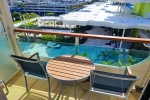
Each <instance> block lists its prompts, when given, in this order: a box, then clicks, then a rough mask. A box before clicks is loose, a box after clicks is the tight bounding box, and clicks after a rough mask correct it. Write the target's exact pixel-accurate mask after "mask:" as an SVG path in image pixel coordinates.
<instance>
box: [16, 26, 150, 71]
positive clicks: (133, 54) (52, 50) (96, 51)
mask: <svg viewBox="0 0 150 100" xmlns="http://www.w3.org/2000/svg"><path fill="white" fill-rule="evenodd" d="M14 31H15V32H21V33H23V34H24V33H32V34H42V35H45V34H48V35H55V36H69V37H75V38H72V39H74V40H73V41H74V42H72V43H64V42H56V41H57V40H54V41H46V40H42V39H34V38H33V37H32V39H31V38H30V39H28V38H26V37H24V38H19V44H20V48H21V51H22V53H23V54H25V55H30V54H32V53H34V52H39V54H40V56H41V57H46V58H54V57H57V56H60V55H64V54H74V55H75V54H76V55H82V56H86V57H88V58H90V59H91V60H92V61H93V62H94V63H95V64H96V65H99V64H103V65H108V66H114V67H117V68H118V67H119V68H121V67H125V66H130V65H134V64H137V63H140V62H142V61H144V60H145V59H148V58H149V52H148V51H142V50H132V49H123V48H114V47H111V48H110V47H106V46H90V45H84V44H79V38H94V39H104V40H113V41H126V42H140V43H150V39H143V38H131V37H117V36H106V35H92V34H81V33H62V32H47V31H40V30H29V29H15V30H14ZM48 42H50V43H53V44H54V45H60V46H59V47H49V46H48V45H47V43H48Z"/></svg>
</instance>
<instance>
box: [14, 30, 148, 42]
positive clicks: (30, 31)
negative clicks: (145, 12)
mask: <svg viewBox="0 0 150 100" xmlns="http://www.w3.org/2000/svg"><path fill="white" fill-rule="evenodd" d="M14 32H27V33H35V34H49V35H61V36H70V37H82V38H95V39H104V40H114V41H126V42H139V43H150V39H145V38H133V37H119V36H106V35H93V34H81V33H64V32H49V31H42V30H30V29H19V28H15V29H14Z"/></svg>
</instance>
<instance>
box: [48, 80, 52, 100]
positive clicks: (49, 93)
mask: <svg viewBox="0 0 150 100" xmlns="http://www.w3.org/2000/svg"><path fill="white" fill-rule="evenodd" d="M47 81H48V97H49V99H50V98H51V92H50V79H49V78H48V80H47Z"/></svg>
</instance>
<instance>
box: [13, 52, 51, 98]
mask: <svg viewBox="0 0 150 100" xmlns="http://www.w3.org/2000/svg"><path fill="white" fill-rule="evenodd" d="M35 55H36V56H37V59H32V57H34V56H35ZM10 57H12V58H13V59H14V60H15V61H16V62H17V64H18V65H19V67H20V69H21V71H22V74H23V76H24V81H25V86H26V91H27V92H28V90H29V89H28V85H27V79H26V76H28V77H33V78H37V79H43V80H47V82H48V97H49V98H51V95H50V79H49V77H48V74H47V72H46V64H45V63H44V62H42V61H40V57H39V54H38V52H37V53H35V54H33V55H31V56H30V57H28V58H26V57H22V56H16V55H10Z"/></svg>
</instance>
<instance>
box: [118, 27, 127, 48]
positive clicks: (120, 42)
mask: <svg viewBox="0 0 150 100" xmlns="http://www.w3.org/2000/svg"><path fill="white" fill-rule="evenodd" d="M125 31H126V29H124V30H123V33H122V37H124V34H125ZM121 47H122V41H121V42H120V46H119V48H121Z"/></svg>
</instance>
